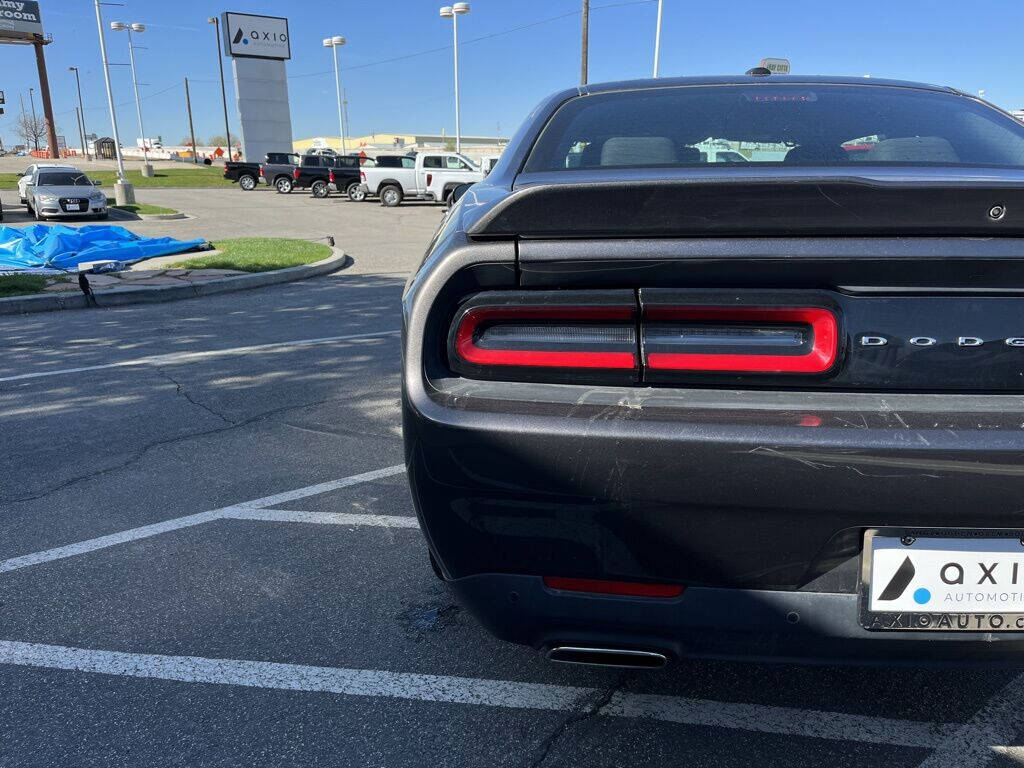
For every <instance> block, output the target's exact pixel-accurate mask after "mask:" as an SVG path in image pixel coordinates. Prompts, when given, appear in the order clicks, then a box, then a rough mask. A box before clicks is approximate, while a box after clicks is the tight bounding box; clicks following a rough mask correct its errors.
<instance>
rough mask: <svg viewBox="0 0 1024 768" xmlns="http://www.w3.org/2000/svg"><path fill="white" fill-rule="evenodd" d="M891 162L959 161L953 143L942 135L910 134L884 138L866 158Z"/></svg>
mask: <svg viewBox="0 0 1024 768" xmlns="http://www.w3.org/2000/svg"><path fill="white" fill-rule="evenodd" d="M866 159H867V160H868V161H869V162H870V161H872V160H879V161H886V162H890V163H901V162H902V163H958V162H960V156H959V155H957V153H956V150H955V149H953V145H952V144H950V143H949V142H948V141H947V140H946V139H943V138H942V137H940V136H910V137H908V138H905V139H883V140H882V141H880V142H878V143H877V144H876V145H875V146H874V148H873V149H872V150H871V152H870V154H869V155H868V157H867V158H866Z"/></svg>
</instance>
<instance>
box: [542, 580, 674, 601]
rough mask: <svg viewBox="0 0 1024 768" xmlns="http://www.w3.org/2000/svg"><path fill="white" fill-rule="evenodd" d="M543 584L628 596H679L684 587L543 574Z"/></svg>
mask: <svg viewBox="0 0 1024 768" xmlns="http://www.w3.org/2000/svg"><path fill="white" fill-rule="evenodd" d="M544 586H546V587H547V588H548V589H560V590H564V591H566V592H589V593H591V594H595V595H625V596H628V597H679V596H680V595H681V594H683V592H684V591H685V589H686V588H685V587H683V586H681V585H679V584H644V583H642V582H637V581H605V580H604V579H572V578H565V577H562V576H545V577H544Z"/></svg>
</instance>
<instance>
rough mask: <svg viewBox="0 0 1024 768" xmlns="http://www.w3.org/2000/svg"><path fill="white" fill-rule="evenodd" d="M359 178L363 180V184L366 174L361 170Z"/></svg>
mask: <svg viewBox="0 0 1024 768" xmlns="http://www.w3.org/2000/svg"><path fill="white" fill-rule="evenodd" d="M359 180H360V181H361V182H363V184H365V183H366V174H365V173H363V172H362V171H360V172H359Z"/></svg>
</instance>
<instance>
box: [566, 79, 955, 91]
mask: <svg viewBox="0 0 1024 768" xmlns="http://www.w3.org/2000/svg"><path fill="white" fill-rule="evenodd" d="M766 84H767V85H865V86H888V87H890V88H891V87H897V88H916V89H918V90H926V91H941V92H944V93H960V91H958V90H956V89H955V88H951V87H949V86H945V85H931V84H929V83H917V82H914V81H911V80H888V79H885V78H876V77H851V76H832V75H708V76H701V77H659V78H656V79H655V78H645V79H642V80H616V81H612V82H607V83H589V84H587V85H582V86H580V87H579V93H580V94H581V95H583V94H592V93H608V92H612V91H633V90H644V89H650V88H671V87H673V86H685V85H766Z"/></svg>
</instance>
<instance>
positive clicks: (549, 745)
mask: <svg viewBox="0 0 1024 768" xmlns="http://www.w3.org/2000/svg"><path fill="white" fill-rule="evenodd" d="M629 677H630V675H629V673H626V674H624V675H620V676H619V677H618V679H616V681H615V682H614V683H613V684H612V685H611V686H609V687H608V688H607V689H606V690H604V691H601V692H600V694H599V695H597V696H595V697H594V699H593V702H592V703H591V704H590V706H588V707H586V708H585V709H582V710H580V711H579V712H576V713H574V714H572V715H570V716H569V717H567V718H565V719H564V720H563V721H562V722H561V723H559V724H558V727H557V728H555V730H553V731H552V732H551V733H550V734H549V735H548V737H547V738H545V739H544V741H543V742H542V743H541V745H540V750H541V752H540V755H538V756H537V758H536V759H535V760H531V761H530V762H529V763H528V764H527V766H526V768H543V766H544V764H545V763H546V762H547V759H548V757H549V756H550V755H551V750H552V749H553V748H554V747H555V744H556V743H557V742H558V741H559V740H560V739H561V738H562V736H564V735H565V734H566V733H568V732H569V730H570V729H571V728H573V727H574V726H576V725H579V724H580V723H585V722H586V721H587V720H591V719H593V718H595V717H598V716H600V714H601V711H602V710H603V709H604V708H605V707H607V706H608V704H609V702H611V700H612V697H613V696H614V695H615V694H616V693H618V692H619V691H620V690H621V689H622V687H623V686H624V685H625V684H626V682H627V681H628V679H629Z"/></svg>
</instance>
